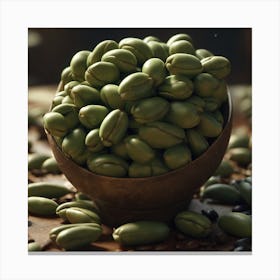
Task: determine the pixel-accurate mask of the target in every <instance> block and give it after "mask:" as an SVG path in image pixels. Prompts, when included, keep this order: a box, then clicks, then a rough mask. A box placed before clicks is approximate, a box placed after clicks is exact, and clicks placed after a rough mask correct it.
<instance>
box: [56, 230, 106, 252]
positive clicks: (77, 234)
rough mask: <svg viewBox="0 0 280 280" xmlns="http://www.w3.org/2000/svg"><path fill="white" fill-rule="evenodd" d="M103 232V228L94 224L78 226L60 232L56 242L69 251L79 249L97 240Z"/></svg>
mask: <svg viewBox="0 0 280 280" xmlns="http://www.w3.org/2000/svg"><path fill="white" fill-rule="evenodd" d="M101 233H102V229H101V227H100V228H97V227H92V226H78V227H72V228H68V229H64V230H63V231H61V232H59V233H58V235H57V238H56V243H57V245H58V246H59V247H61V248H64V249H65V250H67V251H70V250H77V249H79V248H81V247H83V246H85V245H89V244H90V243H92V242H95V241H96V240H97V239H98V238H99V237H100V236H101Z"/></svg>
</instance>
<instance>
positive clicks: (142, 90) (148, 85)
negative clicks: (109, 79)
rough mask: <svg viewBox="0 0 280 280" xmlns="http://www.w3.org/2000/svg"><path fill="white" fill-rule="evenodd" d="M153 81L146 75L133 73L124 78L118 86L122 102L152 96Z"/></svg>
mask: <svg viewBox="0 0 280 280" xmlns="http://www.w3.org/2000/svg"><path fill="white" fill-rule="evenodd" d="M153 83H154V82H153V79H152V78H151V77H150V76H149V75H148V74H146V73H141V72H139V73H133V74H130V75H128V76H127V77H125V78H124V79H123V80H122V81H121V83H120V85H119V94H120V96H121V98H122V99H123V100H126V101H135V100H139V99H142V98H145V97H150V96H152V95H153Z"/></svg>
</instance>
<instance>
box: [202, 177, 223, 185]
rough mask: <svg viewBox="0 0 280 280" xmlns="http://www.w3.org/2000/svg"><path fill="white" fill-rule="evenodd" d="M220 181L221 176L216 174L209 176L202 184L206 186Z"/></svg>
mask: <svg viewBox="0 0 280 280" xmlns="http://www.w3.org/2000/svg"><path fill="white" fill-rule="evenodd" d="M218 183H221V178H220V177H217V176H211V177H210V178H209V179H208V180H207V181H206V182H205V183H204V186H205V187H208V186H211V185H214V184H218Z"/></svg>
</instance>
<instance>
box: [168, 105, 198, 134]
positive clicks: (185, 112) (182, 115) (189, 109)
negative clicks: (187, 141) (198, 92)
mask: <svg viewBox="0 0 280 280" xmlns="http://www.w3.org/2000/svg"><path fill="white" fill-rule="evenodd" d="M166 120H167V121H169V122H170V123H172V124H175V125H177V126H179V127H181V128H192V127H195V126H197V125H198V124H199V123H200V116H199V114H198V111H197V110H196V107H195V106H194V105H193V104H191V103H189V102H187V101H174V102H171V103H170V109H169V112H168V113H167V115H166Z"/></svg>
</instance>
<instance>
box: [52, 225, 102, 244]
mask: <svg viewBox="0 0 280 280" xmlns="http://www.w3.org/2000/svg"><path fill="white" fill-rule="evenodd" d="M81 226H89V227H94V228H96V229H97V230H98V229H100V225H99V224H97V223H76V224H66V225H61V226H57V227H54V228H52V229H51V230H50V232H49V237H50V239H51V240H52V241H54V242H55V241H56V238H57V235H58V234H59V233H60V232H62V231H63V230H65V229H69V228H79V227H81Z"/></svg>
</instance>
